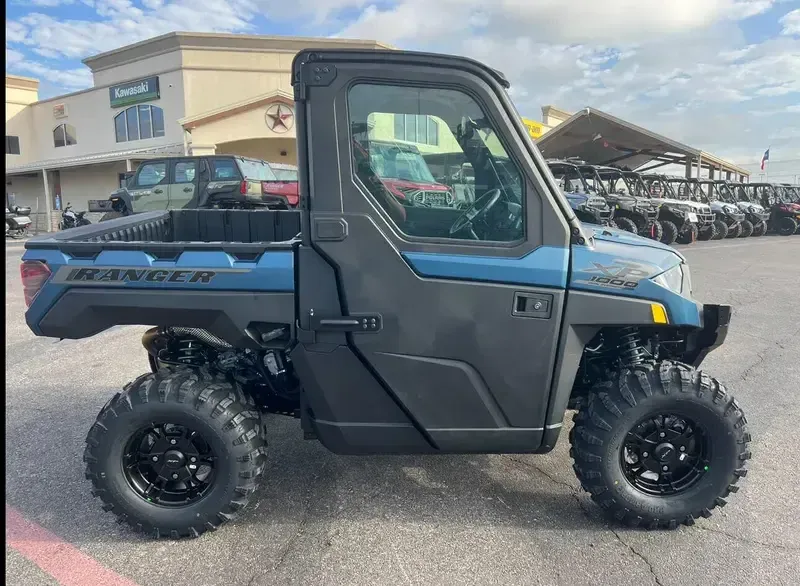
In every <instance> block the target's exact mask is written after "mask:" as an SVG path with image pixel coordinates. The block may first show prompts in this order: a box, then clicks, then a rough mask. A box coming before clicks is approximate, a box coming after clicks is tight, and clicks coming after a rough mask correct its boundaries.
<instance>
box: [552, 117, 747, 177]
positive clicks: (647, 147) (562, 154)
mask: <svg viewBox="0 0 800 586" xmlns="http://www.w3.org/2000/svg"><path fill="white" fill-rule="evenodd" d="M536 144H537V146H538V147H539V150H541V151H542V154H543V155H544V156H545V157H546V158H548V159H566V158H571V157H574V158H577V159H581V160H583V161H586V162H587V163H590V164H593V165H615V166H619V167H628V168H630V169H633V170H638V171H650V170H653V169H657V168H659V167H664V166H666V165H683V166H684V167H685V169H686V177H691V176H692V167H695V169H696V172H695V176H699V175H700V173H699V171H700V169H706V170H707V171H708V176H709V177H710V178H712V179H713V178H714V176H715V173H716V172H719V176H720V177H722V176H723V173H726V174H727V178H731V175H732V174H736V175H739V179H740V180H743V179H744V177H749V176H750V172H749V171H747V170H745V169H742V168H741V167H737V166H736V165H734V164H733V163H729V162H728V161H725V160H723V159H720V158H719V157H716V156H714V155H712V154H710V153H707V152H704V151H702V150H699V149H696V148H693V147H690V146H687V145H685V144H681V143H680V142H677V141H675V140H672V139H670V138H667V137H665V136H661V135H660V134H656V133H655V132H651V131H649V130H647V129H645V128H642V127H640V126H636V125H635V124H631V123H630V122H626V121H625V120H621V119H620V118H616V117H615V116H612V115H611V114H607V113H605V112H602V111H600V110H596V109H594V108H584V109H583V110H580V111H579V112H577V113H575V114H573V115H572V116H570V117H569V118H568V119H567V120H565V121H564V122H562V123H561V124H559V125H558V126H556V127H555V128H553V129H552V130H551V131H549V132H547V133H545V134H544V135H543V136H542V137H541V138H539V139H538V140H537V141H536Z"/></svg>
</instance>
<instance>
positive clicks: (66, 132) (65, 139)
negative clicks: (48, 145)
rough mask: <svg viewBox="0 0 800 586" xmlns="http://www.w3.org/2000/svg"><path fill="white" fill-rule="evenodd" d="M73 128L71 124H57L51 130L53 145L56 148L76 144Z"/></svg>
mask: <svg viewBox="0 0 800 586" xmlns="http://www.w3.org/2000/svg"><path fill="white" fill-rule="evenodd" d="M76 136H77V135H76V134H75V127H74V126H72V125H71V124H59V125H58V126H56V127H55V128H54V129H53V144H55V145H56V148H58V147H63V146H72V145H73V144H78V139H77V138H76Z"/></svg>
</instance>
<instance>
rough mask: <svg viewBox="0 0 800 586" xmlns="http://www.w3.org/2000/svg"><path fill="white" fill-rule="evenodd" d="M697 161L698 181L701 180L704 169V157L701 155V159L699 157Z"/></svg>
mask: <svg viewBox="0 0 800 586" xmlns="http://www.w3.org/2000/svg"><path fill="white" fill-rule="evenodd" d="M696 161H697V175H696V177H697V179H700V171H701V170H702V169H703V155H700V156H699V157H697V159H696Z"/></svg>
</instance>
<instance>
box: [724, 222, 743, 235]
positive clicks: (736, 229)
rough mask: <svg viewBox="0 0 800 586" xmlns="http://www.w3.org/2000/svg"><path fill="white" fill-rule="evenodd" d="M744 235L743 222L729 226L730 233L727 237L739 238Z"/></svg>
mask: <svg viewBox="0 0 800 586" xmlns="http://www.w3.org/2000/svg"><path fill="white" fill-rule="evenodd" d="M741 235H742V223H741V222H736V224H734V225H733V227H729V228H728V235H727V236H726V238H738V237H739V236H741Z"/></svg>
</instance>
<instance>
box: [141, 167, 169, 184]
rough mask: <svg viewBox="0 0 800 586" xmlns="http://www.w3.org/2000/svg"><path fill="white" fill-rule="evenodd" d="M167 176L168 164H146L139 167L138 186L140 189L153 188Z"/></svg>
mask: <svg viewBox="0 0 800 586" xmlns="http://www.w3.org/2000/svg"><path fill="white" fill-rule="evenodd" d="M166 176H167V164H166V163H145V164H144V165H142V166H141V167H139V174H138V175H137V176H136V185H137V186H139V187H152V186H153V185H158V184H159V183H161V182H162V181H164V178H165V177H166Z"/></svg>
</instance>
